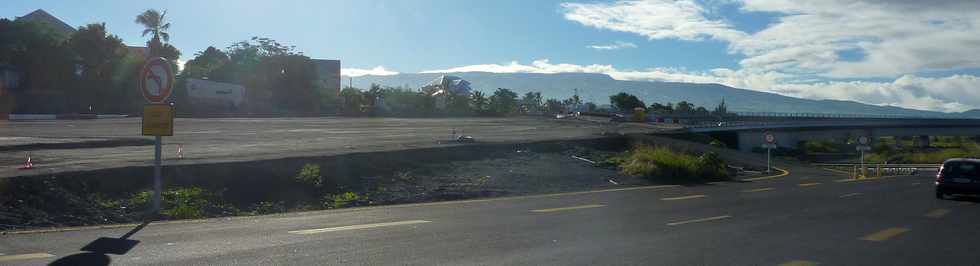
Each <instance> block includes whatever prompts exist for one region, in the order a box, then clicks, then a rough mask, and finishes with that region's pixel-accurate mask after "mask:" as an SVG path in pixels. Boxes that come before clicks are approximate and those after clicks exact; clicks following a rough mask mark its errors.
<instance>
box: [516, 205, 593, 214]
mask: <svg viewBox="0 0 980 266" xmlns="http://www.w3.org/2000/svg"><path fill="white" fill-rule="evenodd" d="M599 207H606V205H602V204H588V205H579V206H571V207H561V208H551V209H539V210H531V212H559V211H570V210H579V209H590V208H599Z"/></svg>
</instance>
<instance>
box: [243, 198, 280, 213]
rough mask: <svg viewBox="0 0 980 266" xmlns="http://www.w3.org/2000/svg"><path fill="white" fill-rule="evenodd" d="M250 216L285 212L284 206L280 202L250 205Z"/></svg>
mask: <svg viewBox="0 0 980 266" xmlns="http://www.w3.org/2000/svg"><path fill="white" fill-rule="evenodd" d="M251 209H252V214H270V213H281V212H286V204H285V203H284V202H282V201H276V202H272V201H261V202H258V203H255V204H252V208H251Z"/></svg>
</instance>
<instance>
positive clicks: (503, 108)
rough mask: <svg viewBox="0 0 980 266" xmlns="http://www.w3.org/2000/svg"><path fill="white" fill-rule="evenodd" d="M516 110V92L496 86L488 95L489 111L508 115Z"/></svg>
mask: <svg viewBox="0 0 980 266" xmlns="http://www.w3.org/2000/svg"><path fill="white" fill-rule="evenodd" d="M516 111H517V93H514V92H513V91H511V90H508V89H504V88H497V90H496V91H494V92H493V95H490V112H493V113H494V114H495V115H509V114H512V113H514V112H516Z"/></svg>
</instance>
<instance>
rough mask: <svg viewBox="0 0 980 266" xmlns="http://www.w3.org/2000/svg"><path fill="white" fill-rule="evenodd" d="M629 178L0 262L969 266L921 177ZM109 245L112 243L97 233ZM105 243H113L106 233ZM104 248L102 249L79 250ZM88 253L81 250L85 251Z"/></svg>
mask: <svg viewBox="0 0 980 266" xmlns="http://www.w3.org/2000/svg"><path fill="white" fill-rule="evenodd" d="M790 172H791V173H790V174H789V175H787V176H783V177H779V178H774V179H765V180H756V181H751V182H723V183H715V184H710V185H702V186H687V187H683V186H657V187H632V188H624V189H617V190H606V191H593V192H583V193H565V194H554V195H542V196H531V197H517V198H496V199H486V200H473V201H459V202H441V203H431V204H414V205H399V206H385V207H370V208H356V209H343V210H332V211H317V212H306V213H292V214H283V215H272V216H258V217H242V218H228V219H209V220H198V221H189V222H175V223H159V224H155V223H151V224H149V225H148V226H146V227H144V228H142V229H141V230H136V231H135V232H134V233H133V234H132V235H131V236H129V237H128V239H130V240H136V241H139V242H138V243H137V244H136V245H135V246H134V247H133V248H132V249H131V250H129V251H128V252H126V253H125V254H123V255H104V254H100V253H86V252H82V251H80V249H83V247H85V246H86V245H89V244H90V242H93V241H94V240H96V239H99V238H100V237H109V238H119V237H121V236H123V235H125V234H127V232H130V231H133V230H132V229H133V226H131V225H129V226H122V227H118V228H111V229H83V230H73V231H65V232H48V233H27V234H8V235H4V236H0V253H3V254H2V256H0V264H26V265H41V264H47V263H50V262H53V261H56V260H60V262H68V263H71V262H79V261H73V260H75V259H84V260H86V261H85V262H87V264H92V263H93V262H97V261H98V260H103V261H104V260H111V262H113V263H117V264H160V265H202V264H212V265H230V264H244V265H278V264H291V265H317V264H319V265H324V264H328V265H336V264H355V265H392V264H397V265H637V264H640V265H814V264H821V265H976V264H977V263H978V262H980V253H978V252H977V251H976V244H975V241H973V240H974V239H977V238H978V237H980V227H978V226H977V224H978V221H980V212H978V211H977V208H978V206H977V205H976V201H977V200H976V199H974V198H957V199H948V200H937V199H935V198H934V197H933V193H932V185H931V177H929V176H928V175H926V174H924V175H921V176H901V177H891V178H883V179H873V180H864V181H856V182H844V181H846V180H841V179H843V178H844V177H843V176H840V175H838V174H834V173H831V172H826V171H823V170H819V169H811V168H802V167H794V169H790ZM110 242H111V241H110ZM116 242H118V240H117V241H116ZM87 249H89V250H96V251H98V252H106V251H105V248H104V247H103V248H94V249H93V248H87ZM92 259H94V260H92Z"/></svg>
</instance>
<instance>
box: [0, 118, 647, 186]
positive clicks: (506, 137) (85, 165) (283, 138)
mask: <svg viewBox="0 0 980 266" xmlns="http://www.w3.org/2000/svg"><path fill="white" fill-rule="evenodd" d="M602 120H606V121H607V120H608V119H601V120H599V121H602ZM140 123H141V121H140V119H139V118H125V119H99V120H53V121H26V122H13V121H0V146H5V145H25V144H34V143H37V144H63V143H72V142H82V141H107V140H114V139H133V138H142V139H152V138H150V137H143V136H140V132H141V131H140ZM453 129H455V130H456V131H457V134H465V135H471V136H473V137H474V138H475V139H476V141H477V142H484V143H519V142H533V141H543V140H562V139H579V138H588V137H595V136H598V135H600V134H601V133H603V132H620V133H638V132H650V131H652V130H656V128H652V127H647V126H635V125H630V124H611V123H608V122H606V123H601V122H597V121H582V120H576V119H562V120H558V119H550V118H543V117H541V118H533V117H509V118H345V117H323V118H211V119H176V121H175V130H174V136H172V137H164V146H163V158H164V160H165V164H200V163H218V162H240V161H252V160H264V159H278V158H285V157H303V156H322V155H336V154H342V153H350V152H369V151H390V150H403V149H412V148H425V147H437V146H445V145H452V144H446V143H447V142H448V140H449V139H450V138H451V135H452V132H453ZM143 144H145V143H143ZM178 145H180V146H181V148H182V150H183V159H182V160H176V157H177V147H178ZM28 155H30V156H31V159H32V161H33V164H34V169H32V170H20V169H18V168H19V167H21V166H22V165H23V164H24V161H25V159H26V158H27V156H28ZM152 164H153V146H152V145H140V146H113V147H94V148H92V147H89V148H77V149H42V150H32V151H26V150H25V151H4V152H0V177H10V176H24V175H40V174H51V173H59V172H67V171H85V170H95V169H103V168H115V167H128V166H149V165H152Z"/></svg>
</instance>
